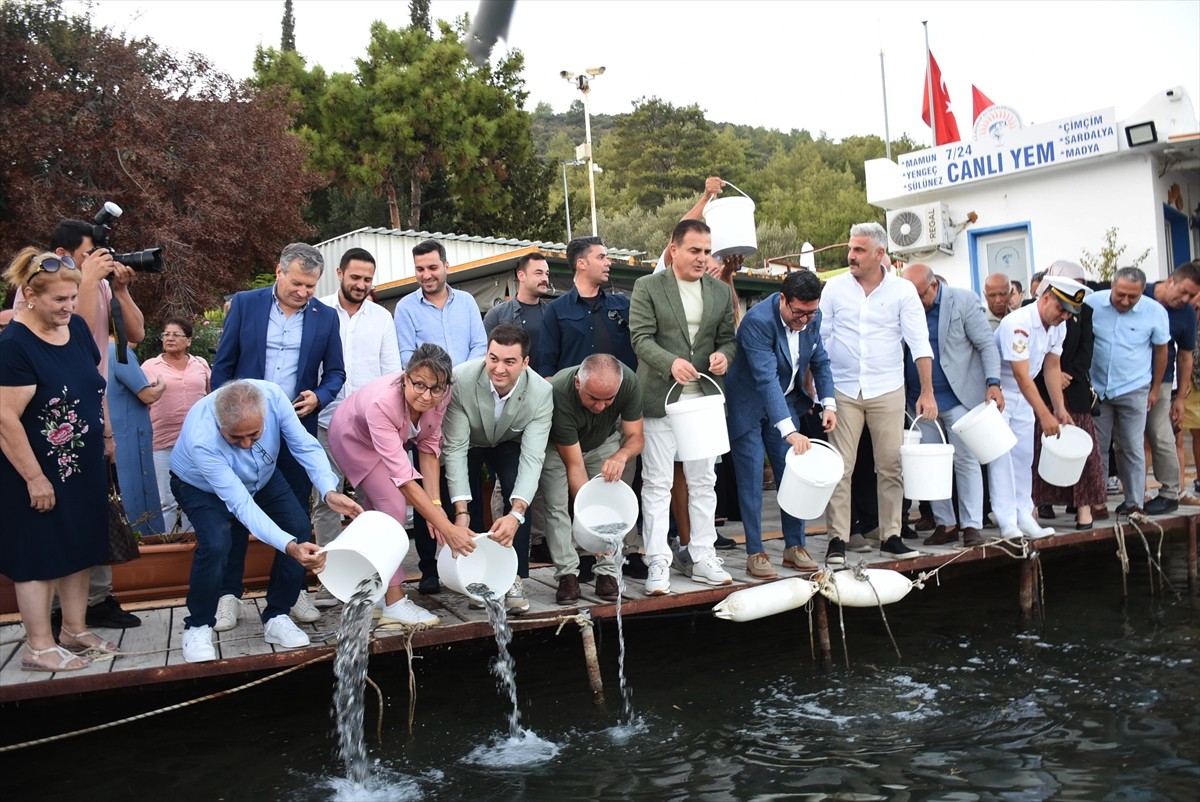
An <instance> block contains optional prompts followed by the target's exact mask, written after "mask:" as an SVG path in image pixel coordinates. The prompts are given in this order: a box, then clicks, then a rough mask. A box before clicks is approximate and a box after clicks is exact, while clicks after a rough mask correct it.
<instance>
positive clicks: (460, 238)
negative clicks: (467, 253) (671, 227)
mask: <svg viewBox="0 0 1200 802" xmlns="http://www.w3.org/2000/svg"><path fill="white" fill-rule="evenodd" d="M361 234H379V235H383V236H389V237H408V238H413V239H421V240H427V239H435V240H438V241H439V242H442V243H446V242H470V243H477V244H480V245H497V246H500V247H507V248H528V247H530V246H535V247H537V248H538V249H540V250H543V251H558V252H562V253H565V252H566V250H567V243H565V242H543V241H541V240H528V239H505V238H504V237H477V236H472V235H468V234H447V233H445V232H442V231H416V230H414V229H411V228H406V229H399V228H372V227H369V226H368V227H364V228H359V229H355V230H354V231H350V232H348V233H346V234H341V235H339V236H336V237H333V238H332V239H328V240H325V242H322V243H320V244H321V245H325V244H329V243H334V242H337V241H338V240H340V239H342V238H343V237H351V236H354V235H361ZM608 255H609V258H611V259H620V260H621V261H623V262H628V261H629V260H631V259H636V258H637V257H639V256H643V255H645V251H633V250H628V249H626V248H609V249H608Z"/></svg>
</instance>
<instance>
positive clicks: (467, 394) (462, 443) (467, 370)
mask: <svg viewBox="0 0 1200 802" xmlns="http://www.w3.org/2000/svg"><path fill="white" fill-rule="evenodd" d="M484 367H485V360H483V359H472V360H470V361H468V362H463V363H462V364H460V365H458V366H456V367H455V368H454V384H453V385H452V392H453V395H452V396H451V398H450V406H449V407H447V408H446V417H445V420H443V422H442V454H443V456H444V458H445V463H446V484H447V485H449V488H450V498H451V499H458V498H468V499H469V498H471V485H470V483H469V481H468V475H467V452H468V451H469V450H470V449H471V448H473V447H480V446H481V447H487V446H494V445H498V444H500V443H504V442H507V441H509V440H519V441H520V442H521V459H520V462H519V464H518V465H517V481H516V483H515V484H514V486H513V492H512V495H513V498H519V499H521V500H523V501H524V502H525V503H526V504H529V503H532V501H533V496H534V494H535V493H537V488H538V481H540V479H541V476H542V460H544V459H545V458H546V440H547V438H548V437H549V435H550V420H551V417H552V416H553V414H554V390H553V388H552V387H551V386H550V382H548V381H546V380H545V379H543V378H542V377H541V376H539V375H538V374H537V372H536V371H534V370H533V369H531V368H526V369H525V371H524V372H523V373H521V378H519V379H517V385H516V387H514V388H513V391H512V395H511V396H509V399H508V402H507V403H506V404H505V405H504V412H503V413H502V414H501V415H500V419H499V420H496V411H495V410H496V402H495V399H494V398H493V397H492V380H491V379H489V378H488V375H487V371H486V370H485V369H484Z"/></svg>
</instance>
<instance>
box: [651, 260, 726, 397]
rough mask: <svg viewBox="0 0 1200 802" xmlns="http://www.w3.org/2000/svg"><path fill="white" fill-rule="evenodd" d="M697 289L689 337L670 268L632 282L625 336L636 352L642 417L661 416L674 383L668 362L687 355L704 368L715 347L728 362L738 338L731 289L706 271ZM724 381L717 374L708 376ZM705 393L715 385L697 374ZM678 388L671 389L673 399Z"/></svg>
mask: <svg viewBox="0 0 1200 802" xmlns="http://www.w3.org/2000/svg"><path fill="white" fill-rule="evenodd" d="M700 294H701V296H702V297H703V298H704V314H703V316H702V317H701V318H700V331H698V332H697V333H696V341H695V342H691V341H690V340H689V338H688V327H687V318H686V317H685V316H684V312H683V300H682V299H681V298H680V296H679V283H678V281H677V280H676V278H675V273H674V272H673V271H672V270H671V268H669V267H668V268H667V269H666V270H662V271H660V272H658V273H651V274H650V275H648V276H642V277H641V278H639V279H638V280H637V281H635V282H634V283H633V299H632V300H631V301H630V304H629V336H630V339H631V340H632V342H633V350H634V352H635V353H636V354H637V357H638V370H637V375H638V381H639V382H641V385H642V397H643V401H644V414H645V416H646V417H647V418H662V417H665V416H666V414H667V412H666V397H667V391H668V390H670V389H671V387H673V386H674V385H675V379H673V378H672V377H671V363H673V362H674V361H675V360H676V359H679V358H682V359H686V360H688V361H689V362H691V363H692V365H694V366H695V368H696V370H698V371H700V372H701V373H704V374H707V375H710V376H711V375H712V374H711V373H709V370H708V358H709V357H710V356H712V355H713V354H714V353H716V352H717V351H720V352H721V353H722V354H724V355H725V358H726V359H728V360H729V363H730V364H732V363H733V357H734V354H735V353H737V340H736V339H735V338H734V331H733V294H732V293H731V292H730V291H729V285H727V284H723V283H722V282H720V281H717V280H716V279H715V278H713V277H712V276H709V275H708V274H705V275H704V276H703V277H702V278H701V279H700ZM712 378H713V379H714V380H716V382H717V384H718V385H720V386H722V387H723V386H724V380H723V378H722V377H720V376H712ZM700 387H701V388H702V389H703V390H704V394H705V395H715V394H716V392H717V388H716V387H714V386H713V385H712V384H711V383H710V382H707V381H704V380H703V379H702V380H700ZM676 395H678V391H676V393H675V394H674V395H672V397H671V400H672V401H674V400H675V397H676Z"/></svg>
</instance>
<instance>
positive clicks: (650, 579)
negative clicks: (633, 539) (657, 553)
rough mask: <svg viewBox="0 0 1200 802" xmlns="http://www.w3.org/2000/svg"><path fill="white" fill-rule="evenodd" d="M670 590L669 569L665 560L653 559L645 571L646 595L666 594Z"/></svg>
mask: <svg viewBox="0 0 1200 802" xmlns="http://www.w3.org/2000/svg"><path fill="white" fill-rule="evenodd" d="M670 592H671V569H670V568H669V567H668V566H667V561H666V560H661V559H660V560H655V561H654V562H652V563H650V567H649V568H648V569H647V572H646V595H647V596H666V595H667V594H668V593H670Z"/></svg>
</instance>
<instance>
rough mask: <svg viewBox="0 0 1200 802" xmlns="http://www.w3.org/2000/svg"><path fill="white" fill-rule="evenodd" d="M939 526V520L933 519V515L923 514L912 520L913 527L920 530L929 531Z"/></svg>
mask: <svg viewBox="0 0 1200 802" xmlns="http://www.w3.org/2000/svg"><path fill="white" fill-rule="evenodd" d="M935 526H937V521H935V520H933V516H931V515H922V516H921V517H920V518H918V519H917V520H915V521H913V522H912V528H913V529H916V530H917V531H918V532H928V531H929V530H930V529H933V528H934V527H935Z"/></svg>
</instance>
